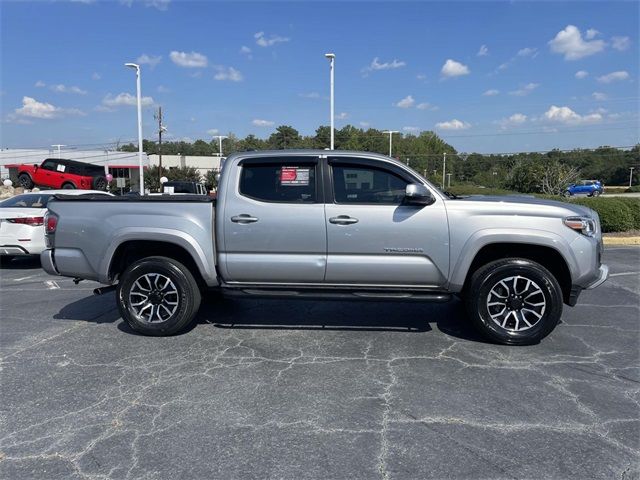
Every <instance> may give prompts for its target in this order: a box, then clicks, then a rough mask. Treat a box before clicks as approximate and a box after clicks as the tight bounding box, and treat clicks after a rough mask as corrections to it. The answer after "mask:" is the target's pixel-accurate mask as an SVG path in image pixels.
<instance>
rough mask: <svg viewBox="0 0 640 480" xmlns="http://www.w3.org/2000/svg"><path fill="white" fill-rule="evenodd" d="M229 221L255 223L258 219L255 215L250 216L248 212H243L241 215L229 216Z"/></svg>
mask: <svg viewBox="0 0 640 480" xmlns="http://www.w3.org/2000/svg"><path fill="white" fill-rule="evenodd" d="M231 221H232V222H233V223H255V222H257V221H258V219H257V218H256V217H252V216H251V215H249V214H246V213H243V214H242V215H236V216H235V217H231Z"/></svg>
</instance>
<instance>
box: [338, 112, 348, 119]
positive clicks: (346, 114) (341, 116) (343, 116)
mask: <svg viewBox="0 0 640 480" xmlns="http://www.w3.org/2000/svg"><path fill="white" fill-rule="evenodd" d="M348 116H349V114H348V113H347V112H340V113H338V114H337V115H336V120H345V119H346V118H347V117H348Z"/></svg>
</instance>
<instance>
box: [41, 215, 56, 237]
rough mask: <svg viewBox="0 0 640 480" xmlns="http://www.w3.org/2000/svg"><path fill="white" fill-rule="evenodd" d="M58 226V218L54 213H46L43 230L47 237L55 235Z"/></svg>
mask: <svg viewBox="0 0 640 480" xmlns="http://www.w3.org/2000/svg"><path fill="white" fill-rule="evenodd" d="M57 226H58V216H57V215H56V214H55V213H51V212H47V214H46V215H45V216H44V230H45V233H46V234H47V235H52V234H54V233H56V227H57Z"/></svg>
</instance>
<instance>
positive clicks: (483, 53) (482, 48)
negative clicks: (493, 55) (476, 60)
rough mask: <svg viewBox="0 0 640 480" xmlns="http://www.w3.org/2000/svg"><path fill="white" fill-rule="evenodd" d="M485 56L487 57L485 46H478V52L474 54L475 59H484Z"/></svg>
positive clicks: (487, 51) (487, 50) (487, 52)
mask: <svg viewBox="0 0 640 480" xmlns="http://www.w3.org/2000/svg"><path fill="white" fill-rule="evenodd" d="M487 55H489V49H488V48H487V46H486V45H480V50H478V53H476V56H477V57H486V56H487Z"/></svg>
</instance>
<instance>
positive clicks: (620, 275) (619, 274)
mask: <svg viewBox="0 0 640 480" xmlns="http://www.w3.org/2000/svg"><path fill="white" fill-rule="evenodd" d="M639 274H640V272H622V273H612V274H610V275H609V276H610V277H622V276H623V275H639Z"/></svg>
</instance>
